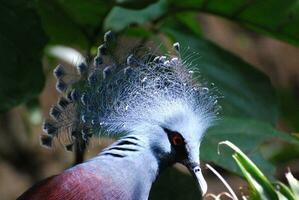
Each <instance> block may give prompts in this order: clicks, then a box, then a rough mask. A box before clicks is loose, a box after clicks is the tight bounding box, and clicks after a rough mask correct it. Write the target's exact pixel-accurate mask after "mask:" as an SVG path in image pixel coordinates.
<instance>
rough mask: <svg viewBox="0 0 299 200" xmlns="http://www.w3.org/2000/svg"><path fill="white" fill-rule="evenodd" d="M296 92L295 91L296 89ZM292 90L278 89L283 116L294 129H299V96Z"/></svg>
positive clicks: (284, 120)
mask: <svg viewBox="0 0 299 200" xmlns="http://www.w3.org/2000/svg"><path fill="white" fill-rule="evenodd" d="M294 92H295V91H294ZM294 92H292V91H291V90H286V89H284V90H283V89H280V90H278V96H279V100H280V101H279V103H280V110H281V118H282V120H283V122H284V123H285V124H286V125H287V126H288V128H290V129H291V130H292V131H298V130H299V106H298V102H299V99H298V96H296V95H295V94H294Z"/></svg>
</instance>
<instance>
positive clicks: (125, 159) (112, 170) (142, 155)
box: [83, 136, 159, 200]
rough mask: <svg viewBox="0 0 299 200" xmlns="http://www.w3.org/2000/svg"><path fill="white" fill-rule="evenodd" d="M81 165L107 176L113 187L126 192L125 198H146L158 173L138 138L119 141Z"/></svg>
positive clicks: (157, 168) (145, 147)
mask: <svg viewBox="0 0 299 200" xmlns="http://www.w3.org/2000/svg"><path fill="white" fill-rule="evenodd" d="M83 166H84V167H86V169H87V170H94V173H95V174H97V175H98V176H100V177H107V176H109V177H110V178H111V181H112V183H113V185H114V187H115V188H119V189H121V190H122V191H126V192H125V194H124V195H128V198H127V199H141V200H143V199H148V196H149V192H150V189H151V186H152V183H153V182H154V181H155V179H156V177H157V175H158V173H159V162H158V160H157V159H156V157H155V155H154V154H153V152H152V151H151V149H150V148H147V141H144V140H143V139H142V138H138V136H127V137H124V138H121V139H120V140H118V141H116V142H115V143H113V144H112V145H110V146H108V147H107V148H106V149H104V150H103V151H102V152H101V153H100V154H99V155H98V156H96V157H95V158H93V159H91V160H89V161H87V162H86V163H84V164H83ZM124 199H126V198H124Z"/></svg>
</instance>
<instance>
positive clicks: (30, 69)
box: [0, 0, 47, 112]
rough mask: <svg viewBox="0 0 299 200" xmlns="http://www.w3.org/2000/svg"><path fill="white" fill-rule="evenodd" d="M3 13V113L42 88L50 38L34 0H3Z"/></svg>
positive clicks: (0, 20)
mask: <svg viewBox="0 0 299 200" xmlns="http://www.w3.org/2000/svg"><path fill="white" fill-rule="evenodd" d="M0 13H1V14H0V15H1V17H0V26H1V32H0V44H1V45H0V66H1V67H0V102H1V104H0V112H4V111H7V110H8V109H10V108H12V107H13V106H16V105H18V104H20V103H22V102H26V101H28V100H30V99H32V98H34V97H36V96H37V95H38V94H39V93H40V91H41V90H42V88H43V85H44V75H43V71H42V63H41V58H42V54H43V48H44V46H45V44H46V41H47V38H46V36H45V34H44V31H43V30H42V27H41V24H40V20H39V17H38V15H37V13H36V11H35V8H34V1H33V0H19V1H5V0H2V1H1V3H0Z"/></svg>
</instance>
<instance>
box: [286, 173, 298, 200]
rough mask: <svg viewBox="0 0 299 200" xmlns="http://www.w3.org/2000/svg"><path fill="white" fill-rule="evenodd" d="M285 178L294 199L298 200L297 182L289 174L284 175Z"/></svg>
mask: <svg viewBox="0 0 299 200" xmlns="http://www.w3.org/2000/svg"><path fill="white" fill-rule="evenodd" d="M286 178H287V180H288V182H289V185H290V188H291V190H292V192H293V194H294V196H295V199H299V181H298V180H297V179H296V178H295V177H294V176H293V174H292V173H291V172H288V173H287V174H286Z"/></svg>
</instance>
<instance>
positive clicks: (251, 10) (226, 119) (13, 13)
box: [0, 0, 299, 176]
mask: <svg viewBox="0 0 299 200" xmlns="http://www.w3.org/2000/svg"><path fill="white" fill-rule="evenodd" d="M0 10H1V15H2V18H1V20H0V24H1V27H2V30H1V32H0V43H1V45H0V52H1V54H0V66H1V68H0V101H1V105H0V111H1V112H4V111H7V110H9V109H11V108H13V107H14V106H16V105H18V104H20V103H25V102H27V101H28V100H30V99H33V98H36V96H37V95H38V94H39V93H40V92H41V89H42V87H43V85H44V75H43V73H42V63H41V60H42V57H43V56H45V59H48V57H47V56H48V55H47V54H46V53H44V54H43V48H45V47H48V46H50V45H56V44H59V45H64V46H68V47H72V48H75V49H77V50H79V51H80V52H83V54H84V55H86V56H90V55H92V54H93V52H94V49H95V48H96V46H97V45H98V44H99V43H100V39H101V38H102V35H103V33H104V32H105V31H107V29H112V30H113V31H114V32H115V33H117V34H119V35H121V36H124V37H135V38H137V39H140V40H141V41H143V42H144V41H149V40H151V41H154V42H156V44H157V45H159V44H161V43H162V44H163V45H162V46H164V47H167V46H168V45H169V43H170V42H175V41H179V42H180V43H181V45H182V46H183V47H185V48H187V47H188V46H189V47H191V50H189V52H191V53H192V52H193V51H194V52H197V53H198V54H199V56H196V54H194V56H193V57H196V58H199V59H194V60H193V64H194V66H195V67H196V68H197V69H198V70H196V71H195V72H196V73H197V72H200V73H199V74H196V76H197V77H200V78H199V81H202V80H203V79H202V78H201V77H203V78H204V81H207V82H210V83H213V84H215V86H216V88H218V90H219V93H220V94H221V95H222V96H223V98H221V100H220V102H219V104H220V105H221V106H222V108H223V111H222V114H221V119H220V120H219V121H217V122H216V124H215V126H214V127H212V128H211V129H210V130H209V131H208V133H207V134H206V137H205V138H204V141H203V144H202V146H201V158H202V160H205V161H211V162H214V163H215V164H217V165H219V166H221V167H223V168H226V169H228V170H230V171H232V172H235V173H241V172H243V174H244V171H243V169H242V168H241V171H240V170H238V166H239V167H240V163H238V165H236V164H234V162H232V161H231V160H230V159H228V158H229V155H230V154H229V152H227V151H225V152H224V153H223V156H221V157H219V156H217V151H216V148H215V147H216V146H217V144H218V143H219V142H220V141H222V140H230V141H232V142H234V143H235V144H236V145H237V146H239V147H240V148H241V149H243V150H244V151H245V152H246V154H247V155H248V156H249V157H250V158H251V159H253V160H254V162H256V163H258V165H259V166H260V168H261V169H262V171H264V172H266V175H267V176H271V174H272V173H273V171H274V166H273V165H272V164H271V163H270V162H269V161H267V160H266V159H264V158H263V155H262V154H261V153H260V151H258V150H257V149H259V148H260V146H261V145H262V144H264V143H265V142H266V141H269V140H271V139H273V138H279V139H280V140H282V141H284V142H288V143H292V144H293V145H295V146H296V145H297V143H298V141H295V140H294V139H293V138H292V137H291V136H289V135H288V134H287V133H283V132H281V131H278V130H276V129H275V127H274V126H275V124H276V123H277V121H278V118H279V117H282V116H283V117H284V116H285V120H286V121H287V123H288V124H291V126H292V128H297V127H298V112H295V111H294V110H292V109H290V105H289V103H288V102H291V103H292V105H294V102H293V101H292V100H290V99H291V95H285V94H284V93H283V92H279V95H277V94H276V93H277V91H276V89H275V88H274V87H273V86H272V84H271V82H270V81H269V78H268V77H267V76H266V75H264V74H263V73H262V72H260V71H258V70H257V69H255V68H254V67H253V66H251V65H250V64H248V63H246V62H244V61H243V60H242V59H240V58H238V57H237V56H236V55H233V54H232V53H229V52H228V51H226V50H224V49H222V48H220V47H219V46H217V44H214V43H212V42H210V41H207V40H206V39H205V38H204V34H202V32H201V30H200V24H199V23H198V21H197V20H196V16H197V13H199V12H205V13H211V14H215V15H219V16H222V17H225V18H227V19H230V20H232V21H234V22H236V23H238V24H240V25H242V26H244V27H246V28H248V29H251V30H253V31H256V32H258V33H261V34H266V35H267V36H271V37H275V38H278V39H281V40H284V41H287V42H290V43H291V44H294V45H298V44H299V37H298V32H299V26H298V22H299V4H298V3H297V2H296V1H292V0H287V1H282V0H265V1H235V0H227V1H225V3H223V1H220V0H186V1H180V0H160V1H157V0H146V1H137V0H116V1H104V0H89V1H85V0H75V1H67V0H26V1H25V0H18V1H11V2H9V1H3V0H2V2H1V5H0ZM47 38H48V40H47ZM46 45H47V46H46ZM182 56H184V54H182ZM278 100H282V104H279V103H278V102H279V101H278ZM288 110H290V111H292V112H288V113H289V115H288V114H287V113H286V111H288ZM281 114H283V115H281ZM235 159H236V160H238V162H241V158H239V156H237V157H236V158H235Z"/></svg>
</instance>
